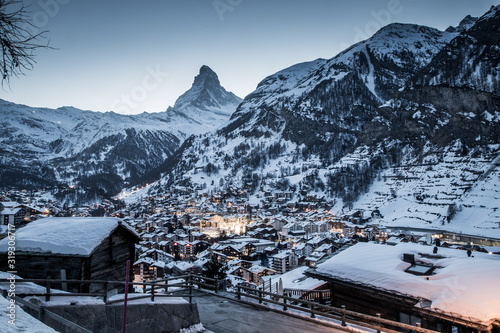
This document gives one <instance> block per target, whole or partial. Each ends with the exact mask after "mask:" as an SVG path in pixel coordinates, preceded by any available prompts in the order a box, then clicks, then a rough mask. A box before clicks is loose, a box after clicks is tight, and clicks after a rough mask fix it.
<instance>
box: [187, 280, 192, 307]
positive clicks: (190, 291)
mask: <svg viewBox="0 0 500 333" xmlns="http://www.w3.org/2000/svg"><path fill="white" fill-rule="evenodd" d="M188 279H189V282H188V283H189V304H191V303H193V276H192V275H191V274H189V277H188Z"/></svg>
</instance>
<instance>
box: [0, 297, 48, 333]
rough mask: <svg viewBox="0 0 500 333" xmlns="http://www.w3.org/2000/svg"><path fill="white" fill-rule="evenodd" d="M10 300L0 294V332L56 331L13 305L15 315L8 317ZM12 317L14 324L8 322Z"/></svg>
mask: <svg viewBox="0 0 500 333" xmlns="http://www.w3.org/2000/svg"><path fill="white" fill-rule="evenodd" d="M10 305H11V304H10V301H9V300H8V299H6V298H4V297H2V296H0V308H2V311H0V332H2V333H20V332H27V333H56V332H57V331H55V330H53V329H52V328H50V327H48V326H47V325H45V324H43V323H42V322H40V321H38V320H37V319H35V318H34V317H32V316H31V315H29V314H27V313H26V312H24V310H23V309H21V308H20V307H19V306H17V305H15V313H13V314H15V317H10V309H9V306H10ZM12 319H15V320H14V321H13V323H14V324H11V323H12V322H11V323H9V321H11V320H12Z"/></svg>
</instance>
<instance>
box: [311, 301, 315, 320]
mask: <svg viewBox="0 0 500 333" xmlns="http://www.w3.org/2000/svg"><path fill="white" fill-rule="evenodd" d="M313 311H314V304H313V303H311V318H316V315H315V314H314V312H313Z"/></svg>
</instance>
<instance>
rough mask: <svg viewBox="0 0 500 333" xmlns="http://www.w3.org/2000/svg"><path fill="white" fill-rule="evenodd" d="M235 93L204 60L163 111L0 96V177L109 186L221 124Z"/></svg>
mask: <svg viewBox="0 0 500 333" xmlns="http://www.w3.org/2000/svg"><path fill="white" fill-rule="evenodd" d="M240 101H241V99H239V98H238V97H236V96H235V95H234V94H232V93H229V92H227V91H225V90H224V88H222V87H221V86H220V83H219V80H218V78H217V75H216V74H215V73H214V72H213V71H212V70H211V69H210V68H209V67H207V66H203V67H202V68H201V70H200V74H199V75H198V76H197V77H196V79H195V82H194V84H193V86H192V87H191V89H190V90H188V91H187V92H186V93H185V94H184V95H182V96H181V97H180V98H179V100H178V101H177V103H176V104H175V106H174V108H169V109H168V110H167V111H166V112H161V113H142V114H139V115H122V114H117V113H114V112H106V113H100V112H91V111H82V110H78V109H75V108H71V107H63V108H59V109H55V110H53V109H47V108H32V107H28V106H24V105H17V104H14V103H10V102H7V101H0V119H1V120H0V122H1V126H0V128H1V130H0V142H1V146H0V150H1V154H0V179H1V184H0V185H1V186H5V187H7V186H15V187H18V188H42V187H53V186H56V185H58V184H65V185H63V186H62V187H64V188H65V187H66V186H67V184H70V185H77V186H76V188H79V189H80V191H81V192H84V193H86V194H88V193H90V196H94V195H103V194H108V195H109V194H114V193H116V192H118V191H119V190H120V189H121V188H122V186H124V185H125V184H127V183H129V182H133V181H134V180H136V179H138V178H140V177H141V176H142V175H144V174H145V173H146V172H148V171H149V170H151V169H154V168H155V167H157V166H158V165H160V164H161V163H162V162H163V161H164V160H165V159H167V158H169V157H170V156H172V154H173V153H174V152H175V151H176V150H177V149H178V148H179V147H180V145H181V144H182V142H183V141H184V140H185V139H186V138H187V137H189V136H191V135H198V134H202V133H205V132H206V131H208V130H211V129H214V128H217V127H219V126H221V125H222V124H223V123H224V122H226V121H227V120H228V119H229V117H230V115H231V113H232V111H234V110H235V109H236V107H237V105H238V104H239V102H240ZM75 197H76V195H75Z"/></svg>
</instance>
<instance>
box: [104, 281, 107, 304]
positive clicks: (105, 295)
mask: <svg viewBox="0 0 500 333" xmlns="http://www.w3.org/2000/svg"><path fill="white" fill-rule="evenodd" d="M107 301H108V279H106V281H105V282H104V303H106V302H107Z"/></svg>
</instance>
